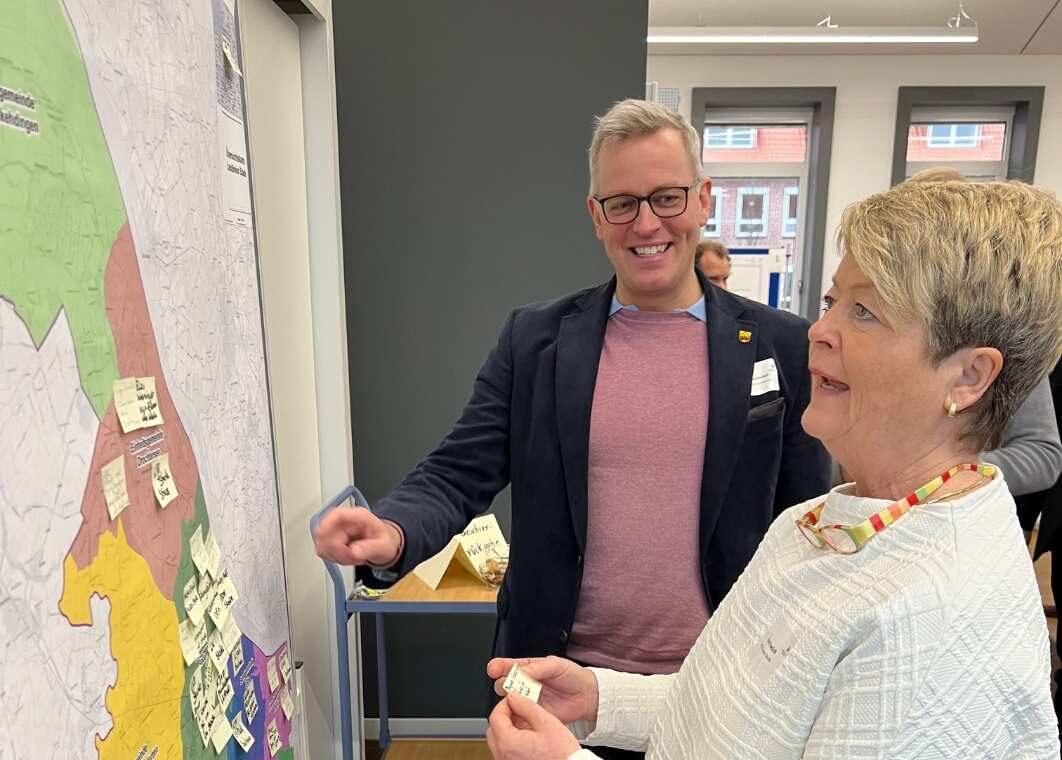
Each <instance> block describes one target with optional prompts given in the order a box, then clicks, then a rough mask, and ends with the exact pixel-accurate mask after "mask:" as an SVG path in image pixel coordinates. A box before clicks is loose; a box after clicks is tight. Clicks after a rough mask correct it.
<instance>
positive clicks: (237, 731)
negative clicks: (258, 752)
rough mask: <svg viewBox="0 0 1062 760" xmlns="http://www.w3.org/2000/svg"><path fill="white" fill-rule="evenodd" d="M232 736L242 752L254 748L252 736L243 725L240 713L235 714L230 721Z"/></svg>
mask: <svg viewBox="0 0 1062 760" xmlns="http://www.w3.org/2000/svg"><path fill="white" fill-rule="evenodd" d="M232 735H233V736H235V737H236V742H237V743H238V744H239V745H240V748H241V749H242V750H243V751H244V752H247V751H248V750H250V749H251V747H252V746H254V736H253V735H252V734H251V732H250V731H248V730H247V726H245V725H244V723H243V713H242V712H238V713H236V716H235V717H234V718H233V719H232Z"/></svg>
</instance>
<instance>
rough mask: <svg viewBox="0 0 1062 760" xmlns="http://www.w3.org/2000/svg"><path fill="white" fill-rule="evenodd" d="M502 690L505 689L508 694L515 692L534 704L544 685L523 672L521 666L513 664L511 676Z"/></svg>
mask: <svg viewBox="0 0 1062 760" xmlns="http://www.w3.org/2000/svg"><path fill="white" fill-rule="evenodd" d="M502 688H503V689H505V691H506V692H511V691H515V692H516V693H517V694H520V695H522V696H525V697H527V698H528V699H530V700H531V701H532V702H537V701H538V695H539V694H540V693H542V684H541V683H539V682H538V681H536V680H535V679H534V678H532V677H531V676H529V675H528V674H527V673H525V672H524V671H522V670H521V669H520V666H519V665H517V664H516V663H513V667H512V670H510V671H509V675H508V676H506V678H505V683H503V684H502Z"/></svg>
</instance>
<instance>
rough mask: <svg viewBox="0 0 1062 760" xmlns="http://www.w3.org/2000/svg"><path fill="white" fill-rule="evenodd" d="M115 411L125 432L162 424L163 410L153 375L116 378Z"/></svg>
mask: <svg viewBox="0 0 1062 760" xmlns="http://www.w3.org/2000/svg"><path fill="white" fill-rule="evenodd" d="M112 389H113V391H114V411H115V413H116V414H117V415H118V422H119V423H120V424H121V426H122V432H123V433H129V432H132V431H133V430H140V429H141V428H146V427H154V426H156V425H161V424H162V423H163V420H162V411H161V410H160V409H159V400H158V394H157V393H156V391H155V378H153V377H125V378H122V379H121V380H115V381H114V384H113V386H112Z"/></svg>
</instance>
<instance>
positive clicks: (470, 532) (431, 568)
mask: <svg viewBox="0 0 1062 760" xmlns="http://www.w3.org/2000/svg"><path fill="white" fill-rule="evenodd" d="M508 556H509V544H508V542H506V540H505V536H503V535H502V532H501V528H499V527H498V519H497V518H496V517H495V516H494V515H481V516H480V517H477V518H476V519H475V520H473V521H472V522H470V523H469V524H468V527H467V528H465V529H464V531H462V532H461V533H460V534H459V535H456V536H454V537H453V538H452V539H451V540H450V543H448V544H447V545H446V548H444V549H443V550H442V551H441V552H439V553H438V554H436V555H435V556H434V557H430V558H429V559H426V560H424V561H423V562H421V563H420V564H419V565H417V566H416V567H415V568H413V572H414V573H416V574H417V576H418V577H419V578H420V579H421V580H422V581H424V582H425V583H426V584H428V586H430V587H431V588H433V589H434V588H438V587H439V582H440V581H441V580H442V578H443V576H444V575H445V574H446V570H447V569H448V568H449V567H450V564H451V563H452V562H453V561H454V560H455V559H456V560H457V562H458V563H459V564H460V565H461V566H462V567H464V568H465V569H466V570H468V572H469V573H471V574H472V575H473V576H474V577H476V578H479V579H480V580H482V581H484V582H486V579H485V578H484V575H483V571H484V567H485V564H486V561H487V560H498V559H503V558H504V559H507V558H508Z"/></svg>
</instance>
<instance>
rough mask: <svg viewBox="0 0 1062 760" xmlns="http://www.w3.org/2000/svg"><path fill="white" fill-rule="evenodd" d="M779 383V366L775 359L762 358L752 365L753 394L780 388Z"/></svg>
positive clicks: (760, 394)
mask: <svg viewBox="0 0 1062 760" xmlns="http://www.w3.org/2000/svg"><path fill="white" fill-rule="evenodd" d="M780 389H781V386H779V385H778V367H776V366H775V364H774V359H762V360H760V361H758V362H756V363H755V364H753V365H752V392H751V394H750V395H752V396H762V395H763V394H764V393H769V392H771V391H777V390H780Z"/></svg>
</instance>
